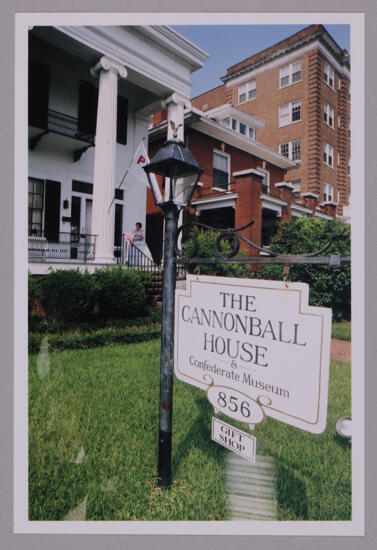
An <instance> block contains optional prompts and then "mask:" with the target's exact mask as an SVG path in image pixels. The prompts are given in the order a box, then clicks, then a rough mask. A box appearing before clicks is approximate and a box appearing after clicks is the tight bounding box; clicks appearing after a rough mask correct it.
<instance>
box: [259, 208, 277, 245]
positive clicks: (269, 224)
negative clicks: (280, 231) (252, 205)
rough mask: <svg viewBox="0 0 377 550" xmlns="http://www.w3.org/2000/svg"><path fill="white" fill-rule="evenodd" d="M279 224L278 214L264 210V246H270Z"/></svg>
mask: <svg viewBox="0 0 377 550" xmlns="http://www.w3.org/2000/svg"><path fill="white" fill-rule="evenodd" d="M278 224H279V218H278V216H277V212H274V211H273V210H267V209H266V208H263V209H262V246H268V245H269V244H270V243H271V239H272V237H273V236H274V235H275V233H276V231H277V228H278Z"/></svg>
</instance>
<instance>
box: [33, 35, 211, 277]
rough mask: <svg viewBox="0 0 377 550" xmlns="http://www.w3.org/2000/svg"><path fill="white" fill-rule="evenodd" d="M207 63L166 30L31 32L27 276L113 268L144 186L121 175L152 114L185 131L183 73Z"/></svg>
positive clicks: (139, 216)
mask: <svg viewBox="0 0 377 550" xmlns="http://www.w3.org/2000/svg"><path fill="white" fill-rule="evenodd" d="M207 58H208V56H207V54H206V53H205V52H203V51H202V50H200V49H199V48H198V47H196V46H195V45H193V44H192V43H191V42H189V41H188V40H187V39H185V38H183V37H182V36H181V35H179V34H178V33H176V32H175V31H173V30H172V29H171V28H169V27H167V26H145V27H144V26H59V27H47V26H44V27H42V26H38V27H33V28H31V29H30V31H29V123H28V127H29V182H28V193H29V195H28V197H29V202H28V206H29V223H28V231H29V269H30V270H31V272H32V273H45V272H46V271H47V269H48V268H49V267H50V266H52V267H54V268H67V267H72V266H80V265H81V264H85V265H86V266H87V267H89V268H90V269H94V268H95V267H98V266H102V265H105V264H111V263H115V262H116V256H117V253H118V252H119V246H120V244H121V239H122V235H123V234H125V233H126V232H129V231H132V230H133V228H134V226H135V223H136V222H142V223H143V225H144V227H145V217H146V213H145V210H146V186H144V185H143V184H142V183H140V181H139V180H135V179H134V178H133V177H132V175H131V174H130V175H128V176H127V177H126V178H124V176H125V173H126V171H127V168H128V167H129V165H130V163H131V162H132V160H133V159H134V157H135V152H136V151H137V150H138V147H139V146H140V144H141V143H142V142H143V143H144V144H145V147H146V149H147V139H148V127H149V124H150V120H151V116H152V115H153V113H155V112H157V111H159V110H161V109H163V108H167V109H168V116H169V119H171V120H173V121H174V122H175V124H176V125H178V124H180V123H182V127H181V129H180V131H181V132H182V131H183V111H184V108H185V107H187V106H189V99H188V98H189V93H190V86H191V83H190V74H191V73H192V72H193V71H195V70H197V69H199V68H200V67H202V65H203V64H204V62H205V61H206V59H207ZM168 137H169V136H168ZM181 137H182V136H181Z"/></svg>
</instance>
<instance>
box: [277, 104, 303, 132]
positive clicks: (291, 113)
mask: <svg viewBox="0 0 377 550" xmlns="http://www.w3.org/2000/svg"><path fill="white" fill-rule="evenodd" d="M300 120H301V101H293V102H292V103H287V104H286V105H281V106H280V107H279V126H286V125H287V124H292V123H293V122H299V121H300Z"/></svg>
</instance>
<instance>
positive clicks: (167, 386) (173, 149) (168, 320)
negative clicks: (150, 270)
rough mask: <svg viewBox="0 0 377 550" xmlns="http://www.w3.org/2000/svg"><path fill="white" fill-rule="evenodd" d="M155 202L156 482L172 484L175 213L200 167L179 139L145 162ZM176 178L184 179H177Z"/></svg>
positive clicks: (188, 198) (189, 192)
mask: <svg viewBox="0 0 377 550" xmlns="http://www.w3.org/2000/svg"><path fill="white" fill-rule="evenodd" d="M144 170H145V172H146V174H147V177H148V182H149V186H150V189H151V191H152V195H153V199H154V201H155V203H156V204H157V205H158V206H159V207H160V208H161V209H162V211H163V213H164V221H165V230H164V264H163V268H164V269H163V279H162V331H161V362H160V424H159V443H158V484H159V486H160V487H163V488H168V487H170V484H171V448H172V413H173V361H174V307H175V283H176V253H175V243H176V238H177V226H178V215H179V212H180V210H181V209H182V208H183V207H185V206H188V205H189V204H190V201H191V198H192V195H193V193H194V191H195V188H196V187H197V183H198V181H199V178H200V176H201V174H202V173H203V170H202V168H200V167H199V165H198V163H197V162H196V160H195V159H194V157H193V156H192V154H191V152H190V151H189V149H187V147H185V145H184V143H182V142H181V141H174V140H170V141H167V142H166V143H165V144H164V145H163V147H162V148H161V149H160V150H159V151H158V152H157V153H156V155H155V156H154V158H153V159H152V160H151V162H150V163H149V164H148V165H146V166H144ZM151 174H158V175H160V176H164V177H165V178H166V179H165V181H167V178H169V180H168V181H167V183H168V185H169V187H168V189H167V193H166V195H167V197H166V200H165V199H164V198H163V199H162V200H159V195H160V194H159V192H158V190H156V182H155V181H153V179H152V178H151ZM178 180H183V181H182V182H178Z"/></svg>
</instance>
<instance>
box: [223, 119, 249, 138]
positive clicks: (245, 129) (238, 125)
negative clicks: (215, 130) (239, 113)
mask: <svg viewBox="0 0 377 550" xmlns="http://www.w3.org/2000/svg"><path fill="white" fill-rule="evenodd" d="M228 126H229V122H228ZM230 126H231V128H232V130H234V131H235V132H239V133H240V134H242V135H243V136H247V137H249V138H250V139H255V130H254V128H252V127H251V126H247V125H246V124H244V123H243V122H239V121H238V120H237V119H235V118H232V120H231V123H230Z"/></svg>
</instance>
